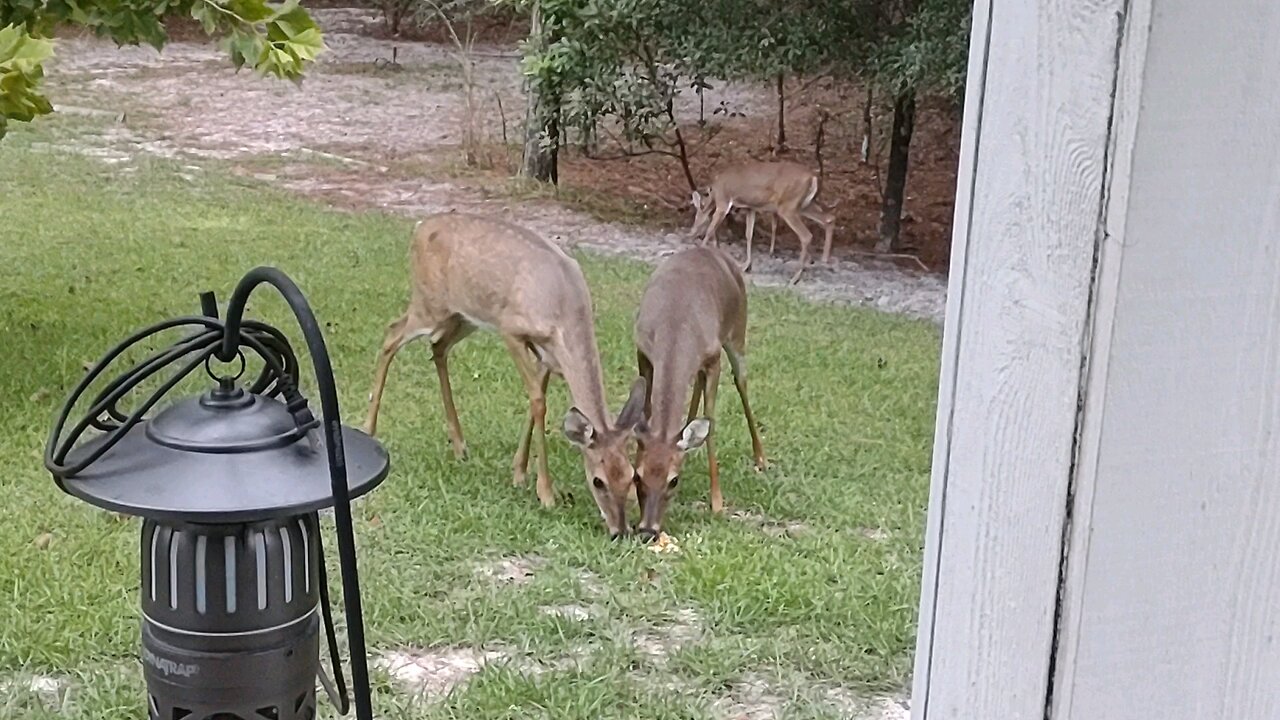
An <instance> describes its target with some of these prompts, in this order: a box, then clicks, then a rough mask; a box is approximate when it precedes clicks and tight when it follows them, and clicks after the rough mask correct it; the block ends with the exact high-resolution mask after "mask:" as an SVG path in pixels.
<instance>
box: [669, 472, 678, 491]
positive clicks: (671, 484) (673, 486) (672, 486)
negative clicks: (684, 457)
mask: <svg viewBox="0 0 1280 720" xmlns="http://www.w3.org/2000/svg"><path fill="white" fill-rule="evenodd" d="M679 484H680V476H679V475H677V476H675V477H673V478H671V479H670V480H668V481H667V489H669V490H675V489H676V485H679Z"/></svg>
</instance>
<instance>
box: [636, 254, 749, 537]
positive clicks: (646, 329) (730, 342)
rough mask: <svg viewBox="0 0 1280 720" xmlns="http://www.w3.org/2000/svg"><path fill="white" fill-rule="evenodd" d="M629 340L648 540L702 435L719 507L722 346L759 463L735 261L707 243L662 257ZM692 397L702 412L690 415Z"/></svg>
mask: <svg viewBox="0 0 1280 720" xmlns="http://www.w3.org/2000/svg"><path fill="white" fill-rule="evenodd" d="M635 340H636V352H637V360H638V361H639V364H640V374H641V375H642V376H643V377H644V378H645V379H646V380H647V381H648V382H647V386H648V388H649V393H648V395H647V396H646V399H645V417H646V419H645V421H644V422H643V423H642V424H641V425H640V426H639V427H637V428H636V438H637V440H639V455H638V457H637V462H636V496H637V499H638V500H639V501H640V512H641V517H640V525H639V526H638V533H639V534H640V535H641V536H642V537H645V538H650V539H652V538H654V537H656V536H657V535H658V533H659V532H660V531H661V530H662V518H663V515H664V514H665V513H666V508H667V503H668V501H669V500H670V499H671V497H672V496H673V495H674V494H675V489H676V485H677V483H678V482H679V480H680V466H681V464H682V463H683V462H684V456H685V454H686V453H687V452H689V451H690V450H693V449H694V448H697V447H699V446H701V445H702V444H703V443H704V442H705V443H706V446H707V463H708V466H709V475H710V478H711V509H712V511H714V512H720V511H721V509H723V507H724V499H723V497H722V496H721V494H720V466H719V463H718V462H717V460H716V451H715V441H714V439H713V429H714V428H713V426H712V421H713V420H714V418H715V412H716V390H717V388H718V387H719V384H720V354H721V353H722V352H723V353H724V354H725V356H727V357H728V358H729V369H730V370H731V371H732V372H733V384H734V386H735V387H737V389H738V395H739V397H741V398H742V410H743V412H744V413H745V414H746V416H747V429H748V430H749V431H750V433H751V449H752V454H753V455H754V456H755V462H756V468H757V469H760V470H763V469H764V467H765V457H764V447H763V445H762V444H761V442H760V433H759V431H758V430H757V428H756V419H755V415H753V414H752V412H751V403H750V402H748V401H747V357H746V351H747V348H746V346H747V287H746V281H745V280H744V279H743V277H742V271H741V270H740V269H739V268H738V265H737V264H736V263H735V262H734V261H733V260H732V259H731V258H729V256H727V255H726V254H725V253H724V252H722V251H720V250H719V249H717V248H711V247H699V248H691V249H688V250H684V251H682V252H679V253H677V254H675V255H672V256H671V257H669V258H667V259H666V260H665V261H663V263H662V264H661V265H659V266H658V269H657V270H655V271H654V273H653V275H652V276H651V277H650V278H649V284H648V286H647V287H645V290H644V296H643V297H642V298H641V300H640V310H639V312H638V313H637V315H636V325H635ZM690 387H692V388H693V396H692V399H689V398H690V396H689V394H688V393H689V389H690ZM686 401H688V408H689V409H688V413H687V414H686V413H685V404H686ZM700 402H701V404H702V409H703V413H704V414H703V415H702V416H699V415H698V405H699V403H700Z"/></svg>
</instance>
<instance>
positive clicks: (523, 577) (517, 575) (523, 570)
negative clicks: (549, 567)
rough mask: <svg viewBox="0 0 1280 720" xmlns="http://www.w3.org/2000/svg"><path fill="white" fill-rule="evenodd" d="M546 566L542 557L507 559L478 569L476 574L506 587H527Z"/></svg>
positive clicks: (479, 566)
mask: <svg viewBox="0 0 1280 720" xmlns="http://www.w3.org/2000/svg"><path fill="white" fill-rule="evenodd" d="M544 565H546V560H544V559H542V558H540V557H536V556H535V557H505V558H499V559H497V560H495V561H493V562H488V563H484V564H481V565H478V566H477V567H476V574H477V575H480V576H483V577H488V578H492V579H494V580H496V581H498V582H499V583H503V584H506V585H526V584H528V583H529V582H531V581H532V580H533V576H534V575H535V574H536V573H537V572H538V570H539V569H541V568H542V567H543V566H544Z"/></svg>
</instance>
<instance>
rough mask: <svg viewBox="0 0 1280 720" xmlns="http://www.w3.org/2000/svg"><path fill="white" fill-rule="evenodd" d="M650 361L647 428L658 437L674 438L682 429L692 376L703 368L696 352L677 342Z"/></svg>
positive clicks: (691, 386) (691, 385)
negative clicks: (651, 386)
mask: <svg viewBox="0 0 1280 720" xmlns="http://www.w3.org/2000/svg"><path fill="white" fill-rule="evenodd" d="M650 361H651V362H652V363H653V388H652V389H651V393H652V398H653V403H652V406H653V409H652V414H651V416H650V417H649V427H650V430H651V431H652V432H654V433H655V434H656V435H658V436H659V437H665V438H674V437H676V436H677V435H678V434H679V433H680V431H681V430H682V429H684V423H685V419H686V418H685V413H686V412H687V405H688V402H689V393H690V391H691V389H692V388H693V381H694V378H695V377H696V376H697V374H698V371H699V370H700V369H701V367H702V362H701V359H700V358H699V357H698V354H697V353H694V352H688V351H686V349H685V348H681V347H680V346H679V345H678V344H671V345H667V346H666V352H664V353H663V354H662V356H661V357H658V358H650Z"/></svg>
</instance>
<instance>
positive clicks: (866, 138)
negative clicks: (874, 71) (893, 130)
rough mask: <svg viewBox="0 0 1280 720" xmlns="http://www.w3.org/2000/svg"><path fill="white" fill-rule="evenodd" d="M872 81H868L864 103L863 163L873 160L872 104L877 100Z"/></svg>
mask: <svg viewBox="0 0 1280 720" xmlns="http://www.w3.org/2000/svg"><path fill="white" fill-rule="evenodd" d="M875 97H876V96H875V93H874V92H873V91H872V89H871V83H870V82H868V83H867V100H866V102H865V103H863V105H862V164H864V165H865V164H867V163H868V162H870V161H871V133H872V128H871V104H872V102H874V101H875Z"/></svg>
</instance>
